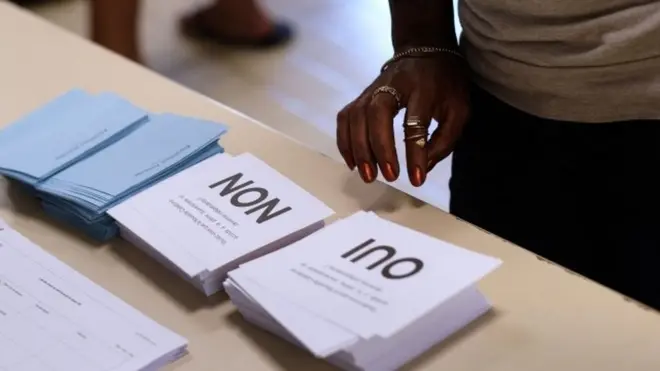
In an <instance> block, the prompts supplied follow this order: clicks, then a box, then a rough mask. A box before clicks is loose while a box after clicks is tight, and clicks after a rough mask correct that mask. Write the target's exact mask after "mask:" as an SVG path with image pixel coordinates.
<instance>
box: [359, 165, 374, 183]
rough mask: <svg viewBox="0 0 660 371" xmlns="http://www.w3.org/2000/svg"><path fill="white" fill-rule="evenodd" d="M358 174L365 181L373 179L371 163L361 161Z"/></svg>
mask: <svg viewBox="0 0 660 371" xmlns="http://www.w3.org/2000/svg"><path fill="white" fill-rule="evenodd" d="M360 174H361V175H362V179H363V180H364V181H365V182H367V183H371V182H373V181H374V171H373V170H372V169H371V164H368V163H366V162H363V163H362V164H361V165H360Z"/></svg>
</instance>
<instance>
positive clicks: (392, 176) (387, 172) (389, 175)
mask: <svg viewBox="0 0 660 371" xmlns="http://www.w3.org/2000/svg"><path fill="white" fill-rule="evenodd" d="M383 175H384V176H385V179H386V180H387V181H389V182H393V181H395V180H396V176H397V174H396V171H394V166H392V164H390V163H389V162H386V163H385V169H384V171H383Z"/></svg>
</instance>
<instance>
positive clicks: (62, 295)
mask: <svg viewBox="0 0 660 371" xmlns="http://www.w3.org/2000/svg"><path fill="white" fill-rule="evenodd" d="M186 347H187V341H186V340H185V339H184V338H182V337H180V336H178V335H176V334H175V333H173V332H171V331H169V330H168V329H166V328H164V327H161V326H160V325H158V324H157V323H155V322H154V321H152V320H151V319H149V318H147V317H146V316H144V315H143V314H141V313H140V312H138V311H137V310H135V309H133V308H132V307H130V306H129V305H127V304H126V303H124V302H122V301H121V300H119V299H118V298H116V297H115V296H113V295H112V294H110V293H108V292H107V291H105V290H104V289H102V288H101V287H99V286H97V285H95V284H94V283H93V282H91V281H90V280H89V279H87V278H86V277H84V276H82V275H81V274H79V273H78V272H76V271H75V270H73V269H71V268H70V267H68V266H67V265H65V264H64V263H62V262H61V261H59V260H57V259H56V258H55V257H53V256H52V255H50V254H48V253H47V252H46V251H44V250H42V249H41V248H40V247H38V246H37V245H35V244H33V243H32V242H30V241H29V240H28V239H26V238H25V237H23V236H22V235H20V234H19V233H18V232H16V231H15V230H13V229H11V228H9V227H8V226H7V224H5V222H3V221H0V370H2V371H78V370H80V371H83V370H84V371H138V370H157V369H159V368H161V367H164V366H165V365H167V364H169V363H171V362H173V361H175V360H177V359H179V358H180V357H182V356H184V355H185V354H186Z"/></svg>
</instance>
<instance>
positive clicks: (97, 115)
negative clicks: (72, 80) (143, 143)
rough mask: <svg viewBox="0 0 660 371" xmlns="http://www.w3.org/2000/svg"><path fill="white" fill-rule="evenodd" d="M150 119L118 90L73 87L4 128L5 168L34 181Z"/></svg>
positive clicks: (0, 166) (1, 166)
mask: <svg viewBox="0 0 660 371" xmlns="http://www.w3.org/2000/svg"><path fill="white" fill-rule="evenodd" d="M146 120H147V112H146V111H144V110H142V109H140V108H138V107H136V106H134V105H133V104H131V103H130V102H128V101H126V100H124V99H122V98H121V97H119V96H117V95H115V94H113V93H101V94H98V95H92V94H89V93H87V92H84V91H82V90H72V91H70V92H68V93H66V94H64V95H62V96H60V97H58V98H56V99H55V100H53V101H51V102H49V103H48V104H46V105H45V106H43V107H42V108H40V109H38V110H36V111H34V112H32V113H30V114H28V115H27V116H25V117H23V118H22V119H19V120H18V121H16V122H14V123H12V124H11V125H9V126H8V127H7V128H5V129H3V130H2V131H0V173H2V174H3V175H6V176H8V177H11V178H14V179H17V180H20V181H22V182H24V183H27V184H30V185H35V184H36V183H38V182H40V181H42V180H44V179H46V178H48V177H49V176H51V175H53V174H55V173H57V172H58V171H60V170H62V169H64V168H66V167H67V166H69V165H71V164H73V163H74V162H76V161H80V160H81V159H84V158H86V157H88V156H90V155H92V154H94V153H95V152H97V151H99V150H100V149H102V148H103V147H105V146H107V145H110V144H112V143H114V142H116V141H118V140H120V139H122V138H123V137H125V136H126V135H128V134H130V133H131V132H132V131H133V130H135V129H137V128H138V127H140V126H141V125H142V124H144V123H145V122H146Z"/></svg>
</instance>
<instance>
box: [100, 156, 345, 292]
mask: <svg viewBox="0 0 660 371" xmlns="http://www.w3.org/2000/svg"><path fill="white" fill-rule="evenodd" d="M108 213H109V215H110V216H112V217H113V218H114V219H115V220H116V222H117V223H118V225H119V226H120V229H121V235H122V236H123V237H124V238H125V239H126V240H128V241H130V242H132V243H133V244H135V245H136V246H138V247H140V248H142V249H143V250H145V251H146V252H147V253H149V254H150V255H152V256H154V257H155V258H157V259H158V260H160V261H161V262H162V263H163V264H165V265H166V266H168V267H169V268H170V269H172V270H174V271H175V272H177V273H179V274H180V275H181V276H183V277H184V278H185V279H187V280H189V281H191V282H192V283H193V284H194V285H195V286H196V287H197V288H199V289H200V290H202V291H203V292H205V293H206V294H207V295H211V294H213V293H215V292H217V291H219V290H222V288H223V287H222V282H223V280H224V278H225V276H226V273H227V272H228V271H229V270H231V269H234V268H236V267H237V266H238V265H239V264H240V263H242V262H245V261H249V260H251V259H255V258H257V257H259V256H261V255H264V254H266V253H268V252H271V251H274V250H277V249H279V248H281V247H284V246H286V245H288V244H290V243H292V242H294V241H296V240H298V239H300V238H302V237H304V236H306V235H308V234H310V233H312V232H314V231H316V230H318V229H319V228H321V227H323V225H324V219H325V218H327V217H329V216H330V215H332V214H333V211H332V210H331V209H330V208H329V207H327V206H326V205H325V204H324V203H323V202H321V201H320V200H318V199H316V198H315V197H314V196H312V195H311V194H309V193H308V192H306V191H305V190H304V189H302V188H301V187H300V186H298V185H296V184H295V183H293V182H292V181H291V180H289V179H288V178H286V177H284V176H283V175H282V174H280V173H278V172H277V171H276V170H274V169H273V168H271V167H270V166H268V165H267V164H266V163H265V162H263V161H261V160H260V159H258V158H256V157H255V156H253V155H252V154H249V153H245V154H241V155H239V156H236V157H231V156H229V155H228V154H222V155H216V156H213V157H211V158H209V159H207V160H205V161H203V162H201V163H199V164H198V165H196V166H193V167H191V168H189V169H187V170H185V171H183V172H181V173H179V174H177V175H175V176H173V177H171V178H169V179H167V180H165V181H163V182H161V183H159V184H157V185H155V186H153V187H151V188H149V189H148V190H145V191H144V192H141V193H139V194H137V195H136V196H134V197H132V198H130V199H128V200H127V201H125V202H123V203H122V204H120V205H118V206H116V207H114V208H112V209H110V210H109V211H108Z"/></svg>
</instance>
